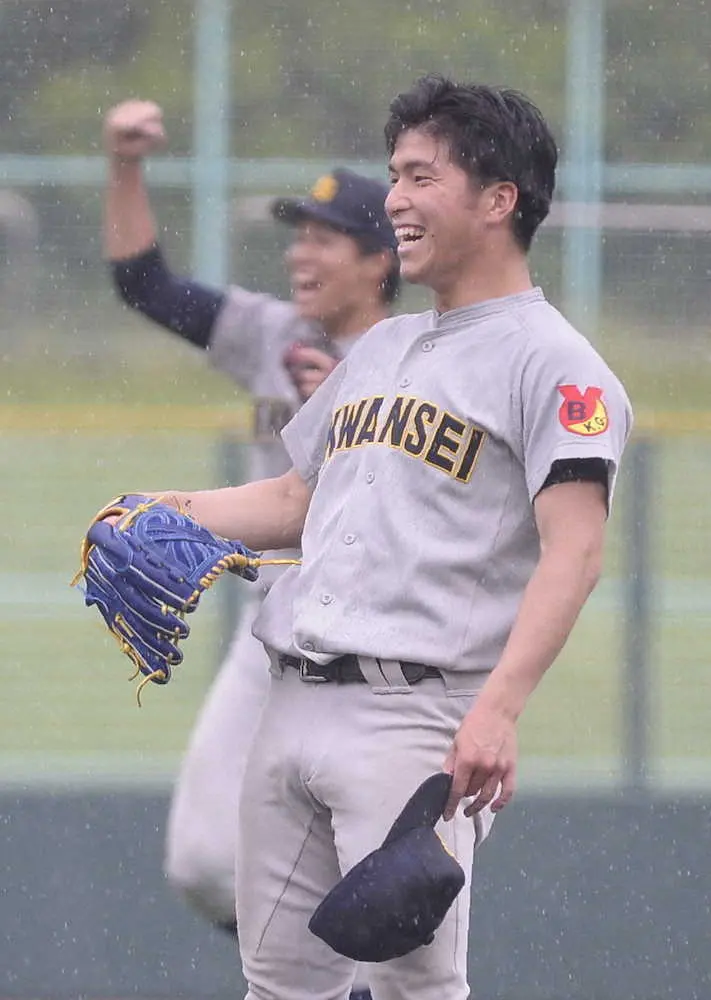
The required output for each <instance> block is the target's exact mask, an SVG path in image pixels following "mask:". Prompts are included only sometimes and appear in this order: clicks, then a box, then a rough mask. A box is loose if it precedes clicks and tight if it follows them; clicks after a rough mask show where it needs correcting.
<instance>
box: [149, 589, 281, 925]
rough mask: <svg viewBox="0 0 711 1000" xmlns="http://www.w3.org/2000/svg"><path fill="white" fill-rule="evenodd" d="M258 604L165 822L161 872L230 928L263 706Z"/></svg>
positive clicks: (203, 721)
mask: <svg viewBox="0 0 711 1000" xmlns="http://www.w3.org/2000/svg"><path fill="white" fill-rule="evenodd" d="M257 608H258V602H257V601H253V602H252V601H250V602H249V603H248V604H246V606H245V607H244V610H243V613H242V616H241V620H240V624H239V626H238V628H237V630H236V632H235V636H234V638H233V640H232V643H231V645H230V648H229V651H228V653H227V656H226V658H225V662H224V663H223V665H222V667H221V668H220V671H219V673H218V675H217V677H216V678H215V680H214V682H213V684H212V686H211V688H210V690H209V692H208V695H207V697H206V699H205V702H204V703H203V706H202V708H201V710H200V713H199V715H198V718H197V722H196V724H195V727H194V729H193V731H192V734H191V737H190V741H189V744H188V747H187V751H186V753H185V756H184V759H183V762H182V765H181V768H180V771H179V775H178V779H177V784H176V786H175V789H174V792H173V797H172V801H171V806H170V812H169V816H168V824H167V833H166V845H165V862H164V867H165V872H166V875H167V877H168V879H169V881H170V882H171V883H172V884H173V885H175V886H176V887H177V888H179V889H180V890H181V891H182V892H183V893H185V895H186V896H187V898H188V900H189V901H190V902H191V903H192V904H193V905H194V906H195V907H196V908H198V909H199V910H200V911H201V912H203V913H204V914H205V915H206V916H207V917H208V918H209V919H211V920H213V921H215V922H216V923H220V924H226V925H228V924H231V923H234V920H235V897H234V891H235V890H234V868H235V840H236V835H237V803H238V801H239V796H240V792H241V786H242V776H243V773H244V767H245V761H246V757H247V753H248V749H249V745H250V743H251V741H252V737H253V735H254V732H255V730H256V728H257V725H258V722H259V717H260V714H261V711H262V708H263V705H264V702H265V701H266V697H267V691H268V687H269V660H268V658H267V656H266V653H265V652H264V647H263V646H262V644H261V643H260V642H258V640H256V639H255V638H254V636H253V635H252V622H253V621H254V617H255V615H256V611H257Z"/></svg>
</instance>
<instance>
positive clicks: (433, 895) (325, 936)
mask: <svg viewBox="0 0 711 1000" xmlns="http://www.w3.org/2000/svg"><path fill="white" fill-rule="evenodd" d="M451 784H452V778H451V775H449V774H444V773H443V772H442V773H439V774H433V775H432V776H431V777H429V778H427V780H426V781H424V782H423V783H422V784H421V785H420V787H419V788H418V789H417V791H416V792H415V793H414V795H413V796H412V797H411V798H410V799H409V801H408V802H407V804H406V805H405V808H404V809H403V810H402V812H401V813H400V815H399V816H398V818H397V819H396V820H395V823H394V824H393V826H392V828H391V829H390V832H389V833H388V835H387V837H386V838H385V840H384V841H383V843H382V845H381V846H380V847H379V848H378V849H377V850H376V851H373V852H372V854H369V855H368V856H367V857H365V858H364V859H363V860H362V861H361V862H360V863H359V864H357V865H355V867H354V868H352V869H351V870H350V871H349V872H348V873H347V874H346V875H345V876H344V877H343V878H342V879H341V881H340V882H338V883H337V884H336V886H334V888H333V889H332V890H331V891H330V892H329V894H328V895H327V896H326V897H325V899H324V900H323V901H322V902H321V904H320V905H319V906H318V908H317V909H316V910H315V912H314V913H313V915H312V917H311V920H310V921H309V930H310V931H311V932H312V933H313V934H315V935H316V936H317V937H319V938H321V940H322V941H325V942H326V944H327V945H329V946H330V947H331V948H332V949H333V950H334V951H336V952H338V954H340V955H345V956H346V957H347V958H352V959H353V960H354V961H356V962H387V961H390V959H393V958H400V957H401V956H402V955H407V954H409V953H410V952H411V951H414V950H415V948H419V947H420V946H421V945H424V944H430V943H431V942H432V940H433V939H434V934H435V931H436V930H437V928H438V927H439V925H440V924H441V923H442V921H443V920H444V918H445V916H446V914H447V911H448V910H449V908H450V906H451V905H452V903H453V902H454V900H455V899H456V897H457V896H458V894H459V892H460V891H461V889H462V886H463V885H464V882H465V877H464V871H463V869H462V867H461V865H460V864H459V862H458V861H457V860H456V858H455V857H454V856H453V855H452V854H451V853H450V851H449V849H448V848H447V847H446V846H445V845H444V843H443V842H442V840H441V839H440V837H439V836H438V834H436V833H435V831H434V826H435V824H436V823H437V821H438V820H439V819H440V817H441V816H442V813H443V811H444V807H445V805H446V802H447V797H448V795H449V790H450V787H451Z"/></svg>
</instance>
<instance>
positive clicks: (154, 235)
mask: <svg viewBox="0 0 711 1000" xmlns="http://www.w3.org/2000/svg"><path fill="white" fill-rule="evenodd" d="M104 139H105V147H106V152H107V154H108V157H109V175H108V188H107V191H106V200H105V220H104V252H105V256H106V258H107V259H108V261H109V262H110V266H111V269H112V273H113V279H114V282H115V285H116V288H117V290H118V292H119V294H120V295H121V296H122V298H123V299H124V300H125V301H126V302H127V303H128V304H129V305H130V306H132V307H133V308H134V309H137V310H139V311H140V312H141V313H142V314H143V315H144V316H146V317H147V318H148V319H151V320H153V321H154V322H156V323H158V324H160V325H161V326H163V327H165V328H166V329H168V330H170V331H172V332H173V333H176V334H178V335H179V336H181V337H183V338H184V339H186V340H188V341H190V342H191V343H193V344H195V345H196V346H198V347H202V348H205V349H207V351H208V358H209V360H210V362H211V363H212V364H213V366H215V367H216V368H218V369H220V370H222V371H225V372H226V373H227V374H229V375H231V376H232V377H233V378H234V379H235V380H236V381H237V382H238V383H239V384H240V385H242V386H243V387H244V388H245V389H248V390H249V391H250V392H251V393H252V394H253V406H254V439H255V442H256V443H255V445H254V446H253V448H252V450H251V456H252V462H251V468H250V478H252V479H261V478H265V477H270V476H278V475H280V474H282V473H284V472H285V471H286V470H287V469H288V468H289V465H290V462H289V459H288V456H287V454H286V451H285V449H284V446H283V444H282V442H281V440H280V437H279V432H280V431H281V428H282V427H283V426H284V424H285V423H287V421H288V420H289V419H290V418H291V416H292V415H293V413H294V412H295V411H296V410H297V409H298V407H299V405H300V404H301V403H302V402H303V401H304V400H305V399H307V398H308V397H309V396H311V394H312V393H313V392H314V390H315V388H316V387H317V386H318V385H319V384H320V383H321V382H322V381H323V379H324V378H325V377H326V376H327V375H328V374H329V373H330V372H331V371H332V370H333V369H334V367H335V366H336V364H337V362H338V360H339V359H340V358H341V357H343V356H345V355H346V354H347V353H348V351H349V349H350V348H351V346H352V344H353V343H354V342H355V341H356V340H357V339H358V338H359V337H360V335H361V334H362V333H363V332H364V331H365V330H367V329H368V328H369V327H371V326H373V325H374V324H375V323H377V322H378V321H379V320H381V319H383V318H384V317H386V316H387V315H388V314H389V313H390V311H391V306H392V302H393V300H394V299H395V297H396V295H397V291H398V287H399V265H398V261H397V257H396V255H395V246H396V243H395V237H394V233H393V230H392V227H391V225H390V223H389V221H388V219H387V217H386V216H385V213H384V200H385V196H386V194H387V188H386V187H385V186H384V185H382V184H380V183H378V182H376V181H373V180H370V179H368V178H366V177H363V176H361V175H359V174H355V173H353V172H351V171H348V170H334V171H333V173H332V174H331V175H329V176H327V177H323V178H321V179H320V180H319V181H318V182H317V184H316V185H315V186H314V188H313V191H312V193H311V196H310V197H309V198H308V199H307V200H304V201H295V200H289V199H282V200H279V201H277V202H275V203H274V205H273V206H272V211H273V214H274V216H275V218H277V219H280V220H282V221H284V222H286V223H288V224H291V225H293V226H294V229H295V236H294V240H293V242H292V244H291V246H290V247H289V250H288V252H287V258H286V262H287V267H288V271H289V275H290V279H291V287H292V301H291V302H282V301H279V300H278V299H275V298H273V297H272V296H270V295H262V294H255V293H253V292H249V291H247V290H245V289H244V288H240V287H236V286H232V287H230V288H227V289H224V290H216V289H213V288H209V287H206V286H205V285H203V284H199V283H197V282H195V281H192V280H189V279H185V278H182V277H177V276H176V275H174V274H172V273H171V271H170V270H169V268H168V265H167V264H166V261H165V259H164V257H163V254H162V252H161V249H160V245H159V239H158V232H157V227H156V222H155V220H154V217H153V213H152V210H151V207H150V203H149V199H148V193H147V190H146V186H145V184H144V179H143V171H142V162H141V161H142V160H143V158H144V157H145V156H147V155H149V154H151V153H154V152H156V151H158V150H159V149H161V148H162V147H163V146H164V145H165V142H166V135H165V130H164V126H163V121H162V114H161V110H160V108H159V107H158V106H157V105H156V104H154V103H152V102H147V101H128V102H125V103H123V104H120V105H118V106H117V107H115V108H113V109H112V110H111V111H110V112H109V114H108V116H107V118H106V121H105V127H104ZM277 575H278V571H275V570H274V569H272V571H271V572H267V571H265V572H263V573H262V575H261V577H260V587H259V593H258V596H256V597H254V598H253V599H252V600H251V602H250V604H249V605H248V606H246V607H245V609H244V612H243V615H242V618H241V622H240V625H239V628H238V629H237V632H236V634H235V637H234V640H233V642H232V645H231V648H230V650H229V653H228V656H227V659H226V662H225V664H224V665H223V667H222V669H221V671H220V672H219V674H218V676H217V678H216V680H215V682H214V684H213V686H212V688H211V690H210V692H209V694H208V696H207V699H206V701H205V703H204V706H203V708H202V711H201V713H200V715H199V718H198V720H197V724H196V726H195V728H194V730H193V733H192V736H191V739H190V743H189V746H188V749H187V753H186V755H185V758H184V761H183V764H182V768H181V772H180V774H179V778H178V782H177V786H176V789H175V792H174V796H173V800H172V804H171V811H170V816H169V822H168V834H167V845H166V862H165V865H166V873H167V875H168V878H169V879H170V881H171V882H172V883H173V884H174V885H176V886H178V887H180V888H181V889H182V890H183V891H184V892H185V893H186V895H187V896H188V898H189V899H190V900H191V901H192V902H193V904H194V905H195V906H196V907H197V908H198V909H200V910H201V911H202V912H203V913H204V914H205V915H206V916H208V917H209V918H210V919H211V920H212V921H213V922H214V923H215V924H217V925H219V926H221V927H224V928H225V929H229V930H231V931H234V928H235V900H234V858H235V836H236V823H237V820H236V813H237V801H238V798H239V792H240V786H241V779H242V772H243V768H244V761H245V757H246V753H247V748H248V745H249V743H250V740H251V737H252V734H253V732H254V730H255V728H256V725H257V722H258V719H259V714H260V710H261V706H262V704H263V702H264V700H265V698H266V691H267V686H268V678H269V673H268V668H269V661H268V659H267V656H266V654H265V652H264V648H263V646H262V645H261V643H259V642H258V641H257V640H256V639H255V638H254V637H253V636H252V632H251V629H252V623H253V620H254V616H255V613H256V610H257V608H258V606H259V600H260V597H261V596H263V595H264V593H265V592H266V591H267V590H268V588H269V585H270V584H271V583H272V582H273V580H274V579H275V578H276V576H277ZM255 589H256V588H255Z"/></svg>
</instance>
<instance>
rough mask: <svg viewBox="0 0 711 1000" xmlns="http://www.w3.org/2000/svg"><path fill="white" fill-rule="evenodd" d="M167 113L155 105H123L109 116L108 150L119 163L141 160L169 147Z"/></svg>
mask: <svg viewBox="0 0 711 1000" xmlns="http://www.w3.org/2000/svg"><path fill="white" fill-rule="evenodd" d="M166 142H167V137H166V134H165V129H164V127H163V112H162V110H161V109H160V107H159V106H158V105H157V104H155V103H154V102H153V101H135V100H134V101H123V102H122V103H121V104H117V105H116V106H115V107H113V108H111V110H110V111H109V112H108V114H107V115H106V118H105V120H104V147H105V149H106V152H107V154H108V155H109V156H112V157H114V158H116V159H118V160H140V159H142V158H143V157H144V156H150V154H151V153H157V152H159V151H160V150H161V149H163V147H164V146H165V145H166Z"/></svg>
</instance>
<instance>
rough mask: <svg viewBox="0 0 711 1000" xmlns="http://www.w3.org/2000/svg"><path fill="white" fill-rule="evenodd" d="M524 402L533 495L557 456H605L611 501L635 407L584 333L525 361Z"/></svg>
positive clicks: (523, 447)
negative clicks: (562, 345)
mask: <svg viewBox="0 0 711 1000" xmlns="http://www.w3.org/2000/svg"><path fill="white" fill-rule="evenodd" d="M520 403H521V429H522V433H521V451H522V458H523V462H524V467H525V472H526V483H527V486H528V492H529V496H530V498H531V500H532V501H533V499H534V497H535V496H536V495H537V493H538V492H539V490H540V489H541V486H542V485H543V483H544V481H545V479H546V477H547V476H548V473H549V472H550V469H551V465H552V464H553V462H555V461H556V460H557V459H571V458H602V459H604V460H605V461H606V462H607V466H608V473H609V480H608V483H609V487H608V488H609V497H610V502H611V501H612V494H613V491H614V486H615V480H616V477H617V472H618V469H619V464H620V459H621V457H622V452H623V450H624V447H625V444H626V442H627V439H628V437H629V434H630V431H631V429H632V409H631V406H630V402H629V399H628V398H627V394H626V392H625V390H624V388H623V386H622V384H621V383H620V381H619V380H618V379H617V377H616V376H615V375H614V373H613V372H612V371H611V370H610V369H609V368H608V366H607V365H606V364H605V362H604V361H603V360H602V358H601V357H600V356H599V355H598V354H597V353H596V352H595V351H594V349H593V348H592V347H591V346H590V345H589V344H588V343H587V342H586V341H584V340H583V339H582V338H581V339H580V341H579V342H577V341H573V342H571V344H570V345H567V346H565V347H563V348H562V349H561V348H560V346H558V349H557V350H555V351H551V350H546V348H545V346H543V347H541V348H540V349H538V350H535V351H534V352H533V354H532V356H531V357H530V358H529V359H528V361H527V363H526V365H525V367H524V371H523V376H522V380H521V400H520Z"/></svg>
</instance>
